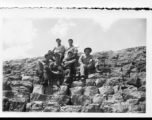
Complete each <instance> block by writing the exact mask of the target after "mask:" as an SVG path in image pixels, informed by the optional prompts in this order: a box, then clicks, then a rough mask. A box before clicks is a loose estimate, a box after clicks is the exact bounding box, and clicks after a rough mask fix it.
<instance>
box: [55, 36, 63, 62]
mask: <svg viewBox="0 0 152 120" xmlns="http://www.w3.org/2000/svg"><path fill="white" fill-rule="evenodd" d="M56 42H57V47H55V48H54V49H53V53H54V54H55V53H58V54H59V55H60V60H61V61H60V63H61V62H62V60H63V58H64V53H65V47H64V45H62V44H61V40H60V39H59V38H58V39H56Z"/></svg>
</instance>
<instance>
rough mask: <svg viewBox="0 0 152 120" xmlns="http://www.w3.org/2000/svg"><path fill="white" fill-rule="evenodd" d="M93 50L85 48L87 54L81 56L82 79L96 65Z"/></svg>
mask: <svg viewBox="0 0 152 120" xmlns="http://www.w3.org/2000/svg"><path fill="white" fill-rule="evenodd" d="M91 52H92V49H91V48H89V47H87V48H85V49H84V53H85V54H82V55H81V56H80V58H79V63H80V75H81V80H84V79H85V77H86V76H85V73H86V72H89V70H91V69H92V68H94V67H95V64H94V59H93V56H92V55H90V53H91Z"/></svg>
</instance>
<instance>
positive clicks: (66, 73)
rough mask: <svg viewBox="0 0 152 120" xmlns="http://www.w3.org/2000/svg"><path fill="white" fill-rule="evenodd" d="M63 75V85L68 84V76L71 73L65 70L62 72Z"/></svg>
mask: <svg viewBox="0 0 152 120" xmlns="http://www.w3.org/2000/svg"><path fill="white" fill-rule="evenodd" d="M64 74H65V77H64V81H63V84H69V79H70V77H71V76H70V74H71V71H70V69H66V70H65V71H64Z"/></svg>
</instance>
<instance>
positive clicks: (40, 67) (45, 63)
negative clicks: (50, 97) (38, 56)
mask: <svg viewBox="0 0 152 120" xmlns="http://www.w3.org/2000/svg"><path fill="white" fill-rule="evenodd" d="M50 55H51V54H48V53H47V54H45V56H44V57H45V59H44V60H38V61H37V63H36V75H37V76H38V77H39V78H40V81H41V83H40V84H41V85H43V86H44V93H45V88H46V87H47V86H48V82H49V65H50V64H51V63H52V62H53V60H51V59H53V58H52V56H51V59H50Z"/></svg>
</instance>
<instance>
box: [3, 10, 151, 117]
mask: <svg viewBox="0 0 152 120" xmlns="http://www.w3.org/2000/svg"><path fill="white" fill-rule="evenodd" d="M5 13H6V14H5ZM7 13H8V14H7ZM147 17H149V14H145V12H144V11H140V12H139V11H125V10H119V11H117V10H112V11H109V10H100V9H74V8H73V9H72V8H71V9H68V8H63V9H59V8H53V9H43V8H42V9H27V10H26V9H20V10H19V9H14V10H7V11H6V12H4V14H3V18H2V81H1V83H2V97H1V100H2V108H1V109H2V113H14V114H15V113H17V114H19V113H25V112H26V113H30V114H31V113H34V114H35V115H36V116H39V115H40V114H42V113H43V114H45V113H50V114H49V115H50V116H51V113H68V115H70V114H72V113H98V114H99V113H100V115H101V116H102V115H104V113H117V114H118V113H121V114H122V113H125V114H132V115H134V114H136V115H137V116H138V115H141V114H142V115H143V114H146V113H147V110H146V108H147V95H146V94H147V93H146V92H147V72H146V71H147V70H146V66H147V65H146V64H147V63H146V61H147V54H146V53H147V34H148V32H147V24H148V19H147ZM56 115H57V114H56Z"/></svg>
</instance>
